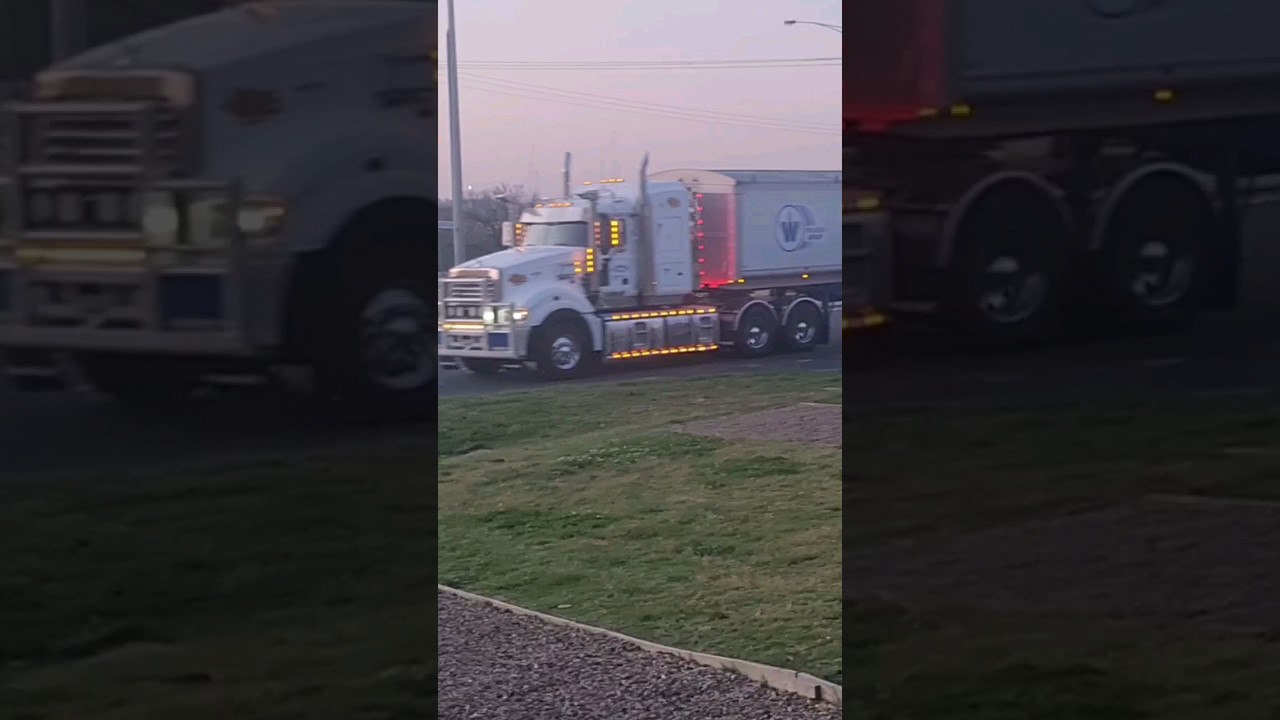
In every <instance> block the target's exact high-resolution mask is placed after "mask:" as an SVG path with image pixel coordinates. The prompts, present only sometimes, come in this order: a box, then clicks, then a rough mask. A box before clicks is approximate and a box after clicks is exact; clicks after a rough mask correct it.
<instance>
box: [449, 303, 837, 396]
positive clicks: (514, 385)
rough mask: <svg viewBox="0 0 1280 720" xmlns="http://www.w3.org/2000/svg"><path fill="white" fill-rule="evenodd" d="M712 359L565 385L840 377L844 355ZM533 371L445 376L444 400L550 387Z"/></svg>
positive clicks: (661, 363) (829, 349) (630, 365)
mask: <svg viewBox="0 0 1280 720" xmlns="http://www.w3.org/2000/svg"><path fill="white" fill-rule="evenodd" d="M842 317H843V316H842V315H841V314H840V312H839V311H838V310H837V311H836V312H834V313H832V317H831V328H830V330H831V337H832V338H838V337H840V322H841V319H842ZM716 355H717V354H716V353H710V354H708V355H707V356H705V357H681V358H675V359H670V360H667V359H649V358H645V359H638V360H631V361H624V362H619V363H613V364H610V365H607V366H606V367H605V369H604V371H603V372H602V373H601V374H600V375H598V376H596V377H593V378H588V379H583V380H575V381H573V383H571V384H568V385H566V387H572V386H575V385H586V384H591V383H613V382H623V381H634V380H638V379H644V378H678V377H699V376H703V375H707V374H717V375H719V374H764V373H785V372H812V371H826V372H835V371H838V370H840V367H841V364H842V362H843V356H842V349H841V347H840V343H839V342H838V341H837V342H835V343H833V344H832V345H828V346H825V347H819V348H817V349H816V350H814V351H813V352H811V353H799V354H787V355H777V356H773V357H768V358H761V359H759V360H743V359H737V358H732V357H717V356H716ZM546 384H547V383H546V382H545V381H543V380H541V379H540V378H539V377H538V376H537V375H536V374H535V373H533V372H532V371H519V370H516V371H503V372H502V373H501V374H499V375H497V376H496V377H485V376H482V375H474V374H472V373H469V372H467V371H466V370H442V371H441V373H440V397H442V398H443V397H459V396H464V395H470V396H475V395H496V394H498V393H504V392H515V391H519V390H532V389H534V388H537V387H542V386H545V385H546Z"/></svg>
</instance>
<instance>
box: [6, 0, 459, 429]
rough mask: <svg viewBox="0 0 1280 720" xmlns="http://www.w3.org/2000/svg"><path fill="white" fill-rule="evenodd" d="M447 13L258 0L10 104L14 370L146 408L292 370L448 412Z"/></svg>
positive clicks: (357, 393) (69, 67)
mask: <svg viewBox="0 0 1280 720" xmlns="http://www.w3.org/2000/svg"><path fill="white" fill-rule="evenodd" d="M435 23H436V9H435V4H434V3H421V2H411V1H408V0H315V1H309V2H308V1H300V0H299V1H293V2H290V1H281V2H274V3H270V4H259V3H245V4H240V5H237V6H235V7H229V8H226V9H224V10H221V11H219V12H213V13H210V14H206V15H201V16H198V17H195V18H192V19H189V20H185V21H181V22H178V23H174V24H171V25H167V26H164V27H160V28H157V29H154V30H150V31H147V32H143V33H140V34H137V35H134V36H131V37H128V38H124V39H122V40H120V41H118V42H114V43H110V44H107V45H104V46H101V47H98V48H94V49H91V50H89V51H87V52H85V53H83V54H80V55H78V56H75V57H72V58H70V59H68V60H66V61H64V62H61V63H58V64H57V65H55V66H53V67H50V68H48V69H46V70H45V71H43V72H41V73H39V74H38V75H37V76H36V78H35V80H34V83H33V85H34V93H33V94H34V98H33V99H32V100H31V101H29V102H19V103H11V104H8V105H6V106H5V107H4V108H3V118H4V121H5V123H6V127H7V129H8V132H7V133H6V134H7V135H8V136H9V137H10V139H11V142H9V143H8V145H7V147H8V151H7V153H6V154H5V157H3V158H0V218H2V220H0V352H2V353H3V355H4V357H5V361H6V367H7V369H8V374H9V376H10V378H12V379H13V380H14V381H15V382H16V383H17V384H18V385H19V387H27V386H28V385H29V384H30V381H32V380H34V379H40V378H43V379H55V380H61V379H63V378H64V377H66V376H68V375H78V376H79V377H81V378H83V379H86V380H87V381H88V382H89V384H90V385H92V386H94V387H96V388H97V389H99V390H101V391H103V392H106V393H108V394H111V395H114V396H117V397H120V398H124V399H134V400H138V399H142V400H148V401H149V400H153V399H157V398H160V397H163V398H177V397H185V396H186V395H187V394H188V393H189V391H190V390H191V389H192V388H193V387H194V386H196V385H197V384H199V383H200V382H202V381H203V380H206V379H207V378H209V377H211V376H217V375H225V374H230V373H237V374H238V373H249V374H258V375H272V374H274V373H275V372H276V371H277V370H280V369H289V368H297V369H300V370H304V371H306V372H305V373H304V375H305V376H307V377H309V381H308V384H309V385H310V386H311V387H312V388H313V389H315V390H316V391H318V392H319V393H321V394H323V395H325V396H327V397H332V398H336V399H342V400H344V401H348V400H349V401H350V402H351V403H353V404H356V405H359V406H369V407H375V406H376V407H386V408H392V407H395V408H398V409H399V410H397V412H399V411H401V410H403V411H411V412H414V413H418V412H422V411H425V409H426V408H428V407H430V408H432V409H433V408H434V395H435V372H436V362H435V357H434V355H433V353H432V351H431V349H430V348H431V346H430V344H429V336H430V326H429V317H430V300H429V298H428V297H427V295H428V293H429V292H430V290H429V284H428V283H429V281H428V279H427V278H428V275H427V273H429V268H430V267H431V261H430V256H429V255H428V254H427V253H428V252H429V250H428V248H427V245H426V238H427V237H429V234H428V233H429V227H430V226H429V225H428V223H429V222H430V221H431V220H432V219H433V218H434V216H435V214H436V207H435V202H436V201H435V198H434V189H435V182H436V181H435V145H434V144H433V143H434V140H432V139H431V137H430V131H431V130H432V126H433V124H434V123H433V122H432V116H433V115H434V113H435V70H434V67H433V65H434V46H433V44H432V43H433V40H432V38H433V37H434V35H433V34H432V33H433V31H434V28H435ZM71 370H74V372H71Z"/></svg>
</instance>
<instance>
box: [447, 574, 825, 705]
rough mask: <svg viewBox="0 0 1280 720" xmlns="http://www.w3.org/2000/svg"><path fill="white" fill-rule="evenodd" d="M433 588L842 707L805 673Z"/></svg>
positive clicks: (477, 596) (822, 684) (488, 598)
mask: <svg viewBox="0 0 1280 720" xmlns="http://www.w3.org/2000/svg"><path fill="white" fill-rule="evenodd" d="M437 587H438V588H439V589H440V591H441V592H446V593H449V594H450V595H456V596H458V597H461V598H465V599H467V600H471V601H474V602H482V603H486V604H489V605H492V606H493V607H497V608H502V609H503V610H508V611H510V612H513V613H516V614H519V615H531V616H533V617H536V618H539V619H540V620H543V621H545V622H548V623H551V624H553V625H561V626H564V627H571V628H575V629H577V630H582V631H584V632H589V633H592V634H593V635H604V636H606V637H611V638H614V639H617V640H622V641H623V642H627V643H630V644H632V645H635V646H636V647H639V648H641V649H642V650H646V651H648V652H652V653H663V654H664V655H675V656H676V657H680V658H684V659H685V660H689V661H691V662H695V663H698V664H699V665H706V666H708V667H714V668H720V669H723V670H732V671H733V672H736V673H739V674H741V675H743V676H745V677H747V678H750V679H751V680H754V681H756V682H758V683H761V684H763V685H767V686H769V687H771V688H774V689H775V690H781V691H783V692H789V693H793V694H796V695H800V696H802V697H805V698H808V699H810V700H817V701H819V702H825V703H829V704H831V705H835V706H837V707H841V706H843V705H844V690H843V688H841V686H839V685H836V684H835V683H833V682H829V681H827V680H823V679H821V678H817V677H814V676H812V675H808V674H806V673H802V672H796V671H795V670H787V669H785V668H780V667H774V666H772V665H762V664H760V663H755V662H751V661H749V660H736V659H734V658H727V657H723V656H720V655H711V654H708V653H699V652H693V651H692V650H681V649H680V648H673V647H670V646H668V645H659V644H658V643H654V642H649V641H648V640H641V639H639V638H634V637H631V636H630V635H623V634H622V633H618V632H614V631H612V630H605V629H604V628H598V627H594V626H592V625H584V624H583V623H580V622H574V621H573V620H566V619H565V618H562V617H556V616H555V615H548V614H546V613H541V612H538V611H536V610H529V609H527V608H522V607H520V606H518V605H512V604H510V603H505V602H502V601H501V600H495V599H493V598H490V597H485V596H484V595H476V594H475V593H469V592H467V591H465V590H458V589H457V588H451V587H449V586H447V585H439V584H437Z"/></svg>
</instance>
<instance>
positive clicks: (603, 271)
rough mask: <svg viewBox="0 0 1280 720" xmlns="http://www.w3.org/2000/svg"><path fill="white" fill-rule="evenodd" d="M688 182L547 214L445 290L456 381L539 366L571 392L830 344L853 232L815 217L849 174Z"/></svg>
mask: <svg viewBox="0 0 1280 720" xmlns="http://www.w3.org/2000/svg"><path fill="white" fill-rule="evenodd" d="M669 172H671V171H669ZM674 172H675V174H674V175H672V176H671V178H670V179H664V178H663V177H655V178H648V177H647V176H646V174H645V173H644V172H643V171H642V172H641V174H640V178H641V180H640V181H638V182H636V183H627V182H625V181H622V180H618V179H612V180H605V181H602V182H600V183H587V184H584V186H583V187H582V188H581V189H580V190H578V191H577V192H574V193H572V194H571V196H569V197H564V198H559V199H555V200H545V201H539V202H535V203H534V204H533V205H531V206H530V207H528V208H525V209H524V211H523V212H522V213H521V215H520V220H519V221H518V222H517V223H515V224H514V226H513V227H512V228H511V229H510V232H509V233H506V234H505V235H506V236H507V237H506V238H504V239H508V238H509V244H510V245H511V247H509V248H507V249H505V250H502V251H500V252H497V253H492V254H490V255H486V256H484V257H480V258H476V259H474V260H471V261H468V262H464V263H462V264H460V265H458V266H457V267H454V268H452V269H451V270H450V271H449V274H448V276H447V277H445V278H443V279H441V281H440V287H439V307H438V313H439V317H440V321H439V328H438V329H439V336H438V337H439V340H438V342H439V349H438V353H439V355H440V357H441V359H442V362H443V365H444V366H445V367H457V366H462V367H466V368H467V369H469V370H472V371H474V372H480V373H490V372H497V371H498V370H500V369H501V368H503V367H507V366H520V365H524V364H526V363H529V362H532V363H534V364H535V365H536V366H537V367H538V369H539V370H540V371H542V372H543V374H545V375H548V376H551V377H555V378H567V377H575V376H577V375H580V374H582V373H584V372H587V371H589V370H590V369H592V368H593V367H594V366H595V365H596V364H597V363H598V362H612V361H621V360H629V359H633V358H641V357H650V356H655V355H677V354H685V353H704V352H712V351H716V350H719V349H721V348H734V349H735V350H736V351H737V352H739V353H740V354H745V355H749V356H758V355H761V354H767V353H769V352H773V351H774V350H776V349H781V348H789V349H793V350H794V349H808V348H811V347H813V346H814V345H815V344H819V343H821V342H825V340H826V317H827V311H828V305H827V300H826V299H825V298H823V297H822V295H821V292H820V291H819V288H824V287H828V286H829V285H830V283H831V282H833V281H835V282H838V281H839V272H840V257H839V250H840V248H839V232H838V231H835V232H828V231H827V230H826V229H825V227H824V226H821V225H820V224H819V222H818V220H817V217H818V213H817V211H816V210H815V209H814V208H815V207H817V206H816V204H815V205H809V204H804V203H803V202H801V201H804V200H808V201H809V202H811V203H812V199H811V197H810V196H809V195H808V194H809V193H818V194H817V195H814V196H813V197H820V198H821V200H822V202H823V203H826V202H827V201H828V200H831V201H835V200H836V197H835V194H836V192H838V188H839V184H838V182H839V179H838V173H836V174H834V175H835V176H836V177H833V176H828V175H825V174H822V175H819V174H803V173H796V174H791V175H788V174H786V173H741V174H736V175H735V176H729V175H724V174H721V173H712V172H701V171H699V172H697V173H696V175H697V176H698V177H699V178H703V180H695V179H681V175H680V172H679V171H674ZM735 178H740V180H739V179H735ZM704 181H705V182H708V183H710V184H707V186H706V187H705V188H704V189H705V192H703V191H702V190H700V189H699V188H700V187H702V186H701V185H699V183H703V182H704ZM566 194H569V193H566ZM712 195H714V196H715V197H712ZM830 204H831V206H833V207H832V209H834V207H835V206H838V203H837V202H831V203H830ZM831 215H834V213H831ZM828 217H831V216H828ZM836 219H837V218H835V217H831V220H833V221H834V220H836ZM779 222H780V223H781V224H780V225H778V226H777V227H776V228H775V223H779ZM802 226H803V227H802ZM833 230H834V228H833ZM832 239H834V240H835V242H831V240H832ZM783 256H787V257H786V258H783ZM801 258H803V259H801ZM814 261H816V262H817V264H814V265H808V264H804V263H812V262H814ZM794 262H799V263H802V264H800V265H796V266H794V267H790V266H788V265H786V264H784V263H794ZM753 263H754V264H753Z"/></svg>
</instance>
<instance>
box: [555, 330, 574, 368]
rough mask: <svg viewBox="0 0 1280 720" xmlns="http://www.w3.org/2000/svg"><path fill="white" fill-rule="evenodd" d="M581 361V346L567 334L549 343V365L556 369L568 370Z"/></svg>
mask: <svg viewBox="0 0 1280 720" xmlns="http://www.w3.org/2000/svg"><path fill="white" fill-rule="evenodd" d="M580 362H582V348H580V347H578V342H577V341H576V340H574V339H573V338H571V337H569V336H567V335H561V336H560V337H558V338H556V339H555V340H554V341H553V342H552V343H551V366H552V367H554V368H555V369H557V370H562V371H568V370H572V369H574V368H576V367H578V363H580Z"/></svg>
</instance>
